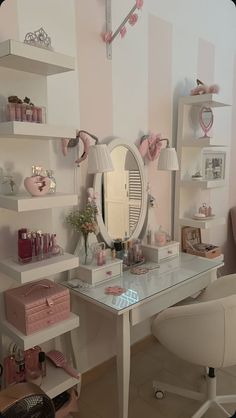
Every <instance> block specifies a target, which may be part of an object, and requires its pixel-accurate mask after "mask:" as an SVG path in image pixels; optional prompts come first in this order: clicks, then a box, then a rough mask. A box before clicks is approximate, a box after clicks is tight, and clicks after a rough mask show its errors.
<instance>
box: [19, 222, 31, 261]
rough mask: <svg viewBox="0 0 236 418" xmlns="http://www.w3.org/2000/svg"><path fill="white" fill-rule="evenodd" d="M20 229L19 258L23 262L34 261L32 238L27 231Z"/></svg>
mask: <svg viewBox="0 0 236 418" xmlns="http://www.w3.org/2000/svg"><path fill="white" fill-rule="evenodd" d="M20 231H21V230H19V231H18V260H19V261H20V262H21V263H29V262H30V261H32V240H31V238H29V237H28V235H27V232H20Z"/></svg>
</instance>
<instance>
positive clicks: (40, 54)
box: [0, 39, 75, 76]
mask: <svg viewBox="0 0 236 418" xmlns="http://www.w3.org/2000/svg"><path fill="white" fill-rule="evenodd" d="M0 66H2V67H7V68H12V69H15V70H18V71H25V72H28V73H34V74H41V75H44V76H47V75H53V74H59V73H64V72H67V71H73V70H74V69H75V58H74V57H70V56H68V55H64V54H61V53H58V52H54V51H50V50H47V49H43V48H37V47H35V46H31V45H27V44H25V43H22V42H18V41H14V40H12V39H9V40H7V41H4V42H1V43H0Z"/></svg>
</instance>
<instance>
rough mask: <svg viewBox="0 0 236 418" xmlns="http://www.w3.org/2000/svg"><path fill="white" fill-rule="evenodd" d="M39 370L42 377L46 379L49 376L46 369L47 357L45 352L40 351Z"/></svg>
mask: <svg viewBox="0 0 236 418" xmlns="http://www.w3.org/2000/svg"><path fill="white" fill-rule="evenodd" d="M39 370H40V372H41V375H42V377H45V376H46V374H47V368H46V356H45V352H44V351H40V353H39Z"/></svg>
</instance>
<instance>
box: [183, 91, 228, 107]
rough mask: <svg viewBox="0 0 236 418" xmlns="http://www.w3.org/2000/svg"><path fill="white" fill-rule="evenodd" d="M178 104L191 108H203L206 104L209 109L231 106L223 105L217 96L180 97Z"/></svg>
mask: <svg viewBox="0 0 236 418" xmlns="http://www.w3.org/2000/svg"><path fill="white" fill-rule="evenodd" d="M179 100H180V103H182V104H184V105H192V106H203V105H204V104H208V106H210V107H224V106H231V105H230V104H228V103H224V102H222V101H221V100H219V95H218V94H211V93H209V94H199V95H197V96H184V97H181V98H180V99H179Z"/></svg>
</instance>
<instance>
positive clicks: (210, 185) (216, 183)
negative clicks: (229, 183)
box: [181, 179, 225, 189]
mask: <svg viewBox="0 0 236 418" xmlns="http://www.w3.org/2000/svg"><path fill="white" fill-rule="evenodd" d="M181 186H184V187H200V188H201V189H214V188H216V187H223V186H225V180H191V179H189V180H181Z"/></svg>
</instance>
